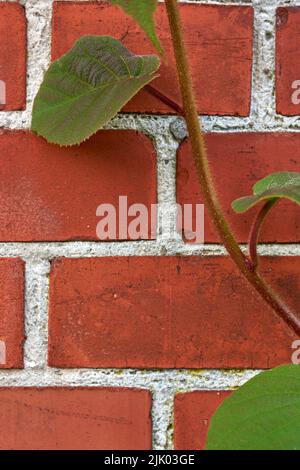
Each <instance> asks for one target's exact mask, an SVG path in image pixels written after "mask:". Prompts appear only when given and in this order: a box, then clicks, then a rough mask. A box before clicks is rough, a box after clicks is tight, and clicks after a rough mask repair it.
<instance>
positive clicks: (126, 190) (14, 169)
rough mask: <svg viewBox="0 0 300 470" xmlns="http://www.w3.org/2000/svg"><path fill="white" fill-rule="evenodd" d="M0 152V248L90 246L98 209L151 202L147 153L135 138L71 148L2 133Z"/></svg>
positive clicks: (151, 163)
mask: <svg viewBox="0 0 300 470" xmlns="http://www.w3.org/2000/svg"><path fill="white" fill-rule="evenodd" d="M0 148H1V155H2V157H1V160H2V161H1V170H0V178H1V181H2V184H1V188H0V199H1V204H2V208H1V215H0V240H1V241H35V240H41V241H47V240H49V241H57V240H96V239H97V237H96V226H97V223H98V222H99V221H100V217H96V209H97V207H98V206H99V205H100V204H102V203H110V204H114V206H115V207H116V208H117V207H118V202H119V196H121V195H127V196H128V204H129V205H131V204H133V203H136V202H138V203H142V204H145V205H146V206H147V207H148V208H149V209H150V207H149V206H150V205H151V204H152V203H153V204H154V203H155V202H156V155H155V153H154V148H153V145H152V143H151V141H150V140H149V139H148V137H146V136H144V135H142V134H138V133H136V132H135V131H112V130H109V131H101V132H99V133H97V134H96V135H94V136H93V137H92V138H91V139H89V140H88V141H86V142H85V143H84V144H82V145H81V146H79V147H78V146H76V147H59V146H54V145H49V144H47V143H46V141H45V140H43V139H41V138H38V137H36V136H35V135H33V134H29V133H27V132H5V133H3V134H0Z"/></svg>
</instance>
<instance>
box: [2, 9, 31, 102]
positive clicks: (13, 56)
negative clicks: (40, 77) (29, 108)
mask: <svg viewBox="0 0 300 470" xmlns="http://www.w3.org/2000/svg"><path fill="white" fill-rule="evenodd" d="M0 80H1V81H3V82H4V83H5V84H6V104H5V105H3V104H1V103H2V102H3V101H2V99H1V98H2V94H0V110H5V111H9V110H18V109H24V108H25V104H26V19H25V10H24V7H23V6H21V5H19V4H18V3H0Z"/></svg>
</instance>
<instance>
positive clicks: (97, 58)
mask: <svg viewBox="0 0 300 470" xmlns="http://www.w3.org/2000/svg"><path fill="white" fill-rule="evenodd" d="M159 65H160V61H159V58H158V57H156V56H152V55H151V56H137V55H134V54H132V53H131V52H130V51H129V50H128V49H126V48H125V47H124V46H123V45H122V44H121V43H120V42H119V41H117V40H116V39H114V38H112V37H109V36H84V37H82V38H81V39H79V41H77V42H76V43H75V45H74V46H73V48H72V49H71V50H70V51H69V52H68V53H67V54H65V55H64V56H62V57H61V58H60V59H58V60H56V61H55V62H53V64H52V65H51V66H50V68H49V69H48V71H47V72H46V75H45V77H44V81H43V83H42V85H41V87H40V90H39V92H38V94H37V96H36V99H35V102H34V106H33V116H32V129H33V130H34V131H35V132H36V133H37V134H39V135H41V136H43V137H45V138H46V139H47V140H48V141H49V142H52V143H55V144H60V145H74V144H79V143H81V142H83V141H84V140H86V139H88V138H89V137H90V136H91V135H92V134H94V133H95V132H96V131H98V130H99V129H100V128H101V127H103V126H104V125H105V124H107V123H108V122H109V121H110V120H111V119H112V118H113V117H114V116H115V115H116V114H117V113H118V111H119V110H120V109H121V108H122V107H123V106H124V105H125V104H126V103H127V102H128V101H129V100H130V99H131V98H132V97H133V96H134V95H135V94H136V93H137V92H138V91H139V90H140V89H141V88H143V87H144V86H145V85H146V84H147V83H149V82H151V81H152V80H153V79H154V78H156V77H157V74H156V71H157V69H158V67H159Z"/></svg>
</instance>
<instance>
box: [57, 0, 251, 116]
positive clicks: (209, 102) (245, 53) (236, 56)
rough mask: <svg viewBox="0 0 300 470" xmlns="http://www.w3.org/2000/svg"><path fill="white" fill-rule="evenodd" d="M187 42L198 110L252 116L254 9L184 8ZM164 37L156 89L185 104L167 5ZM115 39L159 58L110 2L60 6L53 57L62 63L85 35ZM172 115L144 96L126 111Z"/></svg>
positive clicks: (161, 14) (161, 27) (161, 13)
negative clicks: (75, 43) (178, 79)
mask: <svg viewBox="0 0 300 470" xmlns="http://www.w3.org/2000/svg"><path fill="white" fill-rule="evenodd" d="M180 10H181V15H182V19H183V23H184V26H185V39H186V42H187V47H188V49H189V51H190V60H191V66H192V72H193V75H194V80H195V90H196V94H197V100H198V109H199V111H200V112H201V113H203V114H227V115H240V116H246V115H248V114H249V109H250V88H251V68H252V34H253V32H252V26H253V12H252V8H250V7H240V6H238V7H237V6H215V5H214V6H208V5H181V6H180ZM156 19H157V29H158V35H159V37H160V38H161V40H162V44H163V45H164V48H165V51H166V56H167V61H166V63H165V64H164V65H163V66H162V68H161V76H160V78H158V79H157V80H156V81H155V82H153V85H155V86H156V87H157V88H158V89H159V90H161V91H162V92H163V93H165V94H166V95H168V96H169V97H171V98H173V99H174V100H177V101H180V93H179V88H178V85H177V81H176V78H175V77H176V70H175V60H174V56H173V53H172V46H171V40H170V32H169V27H168V21H167V16H166V12H165V9H164V6H163V5H160V6H159V7H158V11H157V18H156ZM86 34H94V35H109V36H114V37H115V38H117V39H119V40H122V41H123V43H124V44H125V45H126V46H127V47H128V48H129V49H131V50H132V51H133V52H135V53H139V54H141V53H153V52H155V51H154V49H153V48H152V46H151V44H150V43H149V40H148V38H146V36H145V34H144V33H142V32H141V30H140V29H139V27H138V26H137V25H136V24H135V23H134V21H133V20H131V19H130V18H129V17H126V16H125V15H124V14H123V12H122V11H121V10H120V9H118V8H117V7H114V6H111V5H108V4H107V2H97V3H96V2H84V3H83V2H80V3H79V2H67V3H65V2H55V4H54V16H53V43H52V55H53V58H57V57H59V56H61V55H62V54H64V53H65V52H66V51H67V50H68V49H69V48H71V47H72V45H73V43H74V41H75V40H76V39H78V38H79V37H80V36H82V35H86ZM124 110H125V111H129V112H148V113H168V114H171V113H172V110H171V109H169V107H166V106H165V105H164V104H162V103H161V102H160V101H158V100H157V99H156V98H152V97H150V96H149V95H148V94H146V93H145V92H141V93H140V94H139V96H138V97H137V98H134V99H133V100H132V101H131V102H130V104H129V105H127V106H126V107H125V109H124Z"/></svg>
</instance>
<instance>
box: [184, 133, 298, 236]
mask: <svg viewBox="0 0 300 470" xmlns="http://www.w3.org/2000/svg"><path fill="white" fill-rule="evenodd" d="M206 142H207V147H208V156H209V161H210V163H211V167H212V173H213V176H214V180H215V184H216V188H217V191H218V193H219V195H220V200H221V203H222V205H223V209H224V211H225V214H226V217H227V218H228V220H229V221H230V223H231V225H232V228H233V229H234V232H235V234H236V236H237V238H238V240H239V241H240V242H247V240H248V236H249V231H250V227H251V223H252V221H253V219H254V217H255V215H256V213H257V208H254V209H252V210H251V211H249V212H247V213H246V214H245V215H241V214H235V212H234V211H233V210H232V209H231V202H232V201H233V200H234V199H236V198H238V197H242V196H246V195H248V194H252V186H253V184H254V183H255V182H256V181H257V180H259V179H260V178H263V177H264V176H266V175H267V174H269V173H272V172H276V171H299V163H300V135H299V134H255V133H249V134H245V133H240V134H208V135H206ZM177 161H178V163H177V201H178V202H179V203H180V204H191V203H192V204H197V203H198V204H199V203H203V197H202V195H201V191H200V186H199V183H198V180H197V176H196V171H195V165H194V162H193V158H192V153H191V148H190V144H189V143H188V142H187V141H186V142H184V143H183V144H182V145H181V147H180V149H179V152H178V160H177ZM194 212H195V211H194ZM283 220H284V223H282V222H283ZM261 241H263V242H299V241H300V212H299V209H298V207H297V206H296V205H295V204H294V203H291V202H280V203H279V204H278V206H277V207H276V208H274V209H273V210H272V212H271V213H270V214H269V216H268V219H267V220H266V222H265V225H264V228H263V230H262V234H261ZM205 242H207V243H210V242H219V238H218V236H217V235H216V233H215V230H214V228H213V225H212V223H211V221H210V216H209V214H208V212H207V211H206V212H205Z"/></svg>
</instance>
